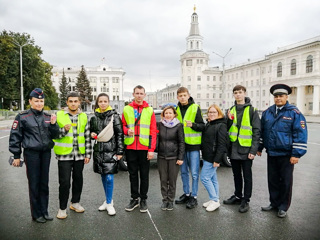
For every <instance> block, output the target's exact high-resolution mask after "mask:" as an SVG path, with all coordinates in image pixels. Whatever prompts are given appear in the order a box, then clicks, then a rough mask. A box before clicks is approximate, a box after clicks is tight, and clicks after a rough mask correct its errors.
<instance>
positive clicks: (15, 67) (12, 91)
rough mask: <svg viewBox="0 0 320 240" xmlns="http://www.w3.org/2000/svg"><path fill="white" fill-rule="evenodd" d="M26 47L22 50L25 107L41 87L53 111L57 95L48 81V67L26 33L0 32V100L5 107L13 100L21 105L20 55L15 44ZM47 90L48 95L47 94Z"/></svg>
mask: <svg viewBox="0 0 320 240" xmlns="http://www.w3.org/2000/svg"><path fill="white" fill-rule="evenodd" d="M14 42H17V43H18V44H20V45H23V44H27V45H25V46H24V47H23V51H22V59H23V66H22V69H23V72H22V74H23V88H24V92H23V95H24V99H25V104H28V103H27V102H28V99H29V94H30V92H31V91H32V90H33V89H34V88H36V87H39V88H42V89H43V90H44V91H45V94H46V101H45V103H46V105H47V106H48V107H50V108H56V106H57V103H58V95H57V94H56V91H55V89H54V88H53V86H52V82H51V75H52V73H51V69H52V67H51V65H50V64H49V63H47V62H45V61H44V60H43V59H42V58H41V55H42V50H41V48H40V47H39V46H37V45H35V41H34V39H33V38H31V36H30V35H29V34H27V33H14V32H11V31H10V32H7V31H6V30H3V31H2V32H1V33H0V97H3V98H4V106H5V108H9V107H10V103H12V102H13V101H14V100H15V101H17V102H19V103H20V99H21V96H20V89H21V83H20V82H21V81H20V52H19V50H20V49H19V47H18V46H16V45H15V44H14ZM46 91H48V92H46Z"/></svg>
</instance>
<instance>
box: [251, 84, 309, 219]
mask: <svg viewBox="0 0 320 240" xmlns="http://www.w3.org/2000/svg"><path fill="white" fill-rule="evenodd" d="M291 91H292V90H291V88H290V87H289V86H287V85H285V84H275V85H273V86H272V87H271V88H270V93H271V94H272V95H273V96H274V103H275V104H274V105H272V106H270V107H269V108H268V109H267V110H266V111H264V112H263V114H262V119H261V125H262V128H261V133H262V134H261V141H260V146H259V150H258V153H257V154H258V155H259V156H261V155H262V150H263V149H264V148H265V149H266V152H267V155H268V188H269V197H270V198H269V200H270V205H269V206H267V207H262V208H261V210H262V211H270V210H274V209H275V210H277V211H278V217H280V218H284V217H286V216H287V211H288V209H289V207H290V204H291V198H292V185H293V169H294V165H295V164H297V163H298V162H299V159H300V158H301V157H302V156H303V155H305V154H306V152H307V141H308V131H307V124H306V119H305V117H304V116H303V114H302V113H301V112H300V111H299V110H298V108H297V107H295V106H293V105H291V104H289V102H288V95H290V94H291Z"/></svg>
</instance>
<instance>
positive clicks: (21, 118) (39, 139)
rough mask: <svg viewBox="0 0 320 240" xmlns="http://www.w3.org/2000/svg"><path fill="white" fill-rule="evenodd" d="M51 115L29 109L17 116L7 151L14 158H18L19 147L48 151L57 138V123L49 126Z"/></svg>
mask: <svg viewBox="0 0 320 240" xmlns="http://www.w3.org/2000/svg"><path fill="white" fill-rule="evenodd" d="M50 119H51V115H49V114H47V113H45V112H43V111H37V110H35V109H29V110H26V111H23V112H21V113H20V114H18V115H17V116H16V118H15V120H14V122H13V125H12V128H11V133H10V139H9V151H10V152H11V153H12V154H13V155H14V158H15V159H17V158H20V155H21V152H22V151H21V147H22V148H24V149H30V150H34V151H46V150H50V149H52V148H53V146H54V142H53V141H52V139H53V138H57V137H58V136H59V126H58V125H57V123H55V124H51V122H50Z"/></svg>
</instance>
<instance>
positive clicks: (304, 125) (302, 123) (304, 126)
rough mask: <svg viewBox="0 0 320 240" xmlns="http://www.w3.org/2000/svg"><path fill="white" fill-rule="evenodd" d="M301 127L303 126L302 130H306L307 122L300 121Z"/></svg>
mask: <svg viewBox="0 0 320 240" xmlns="http://www.w3.org/2000/svg"><path fill="white" fill-rule="evenodd" d="M300 125H301V127H302V129H305V128H306V122H305V121H300Z"/></svg>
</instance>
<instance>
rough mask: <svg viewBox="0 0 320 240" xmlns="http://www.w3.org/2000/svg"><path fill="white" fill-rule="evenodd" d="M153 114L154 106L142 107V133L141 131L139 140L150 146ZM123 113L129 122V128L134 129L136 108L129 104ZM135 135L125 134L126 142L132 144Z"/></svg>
mask: <svg viewBox="0 0 320 240" xmlns="http://www.w3.org/2000/svg"><path fill="white" fill-rule="evenodd" d="M152 114H153V108H152V107H146V108H143V109H142V112H141V117H140V133H139V142H140V143H141V144H142V145H144V146H149V141H150V140H149V139H150V124H151V117H152ZM123 115H124V118H125V120H126V123H127V127H128V128H129V129H132V130H134V123H135V121H136V120H135V117H134V109H133V107H131V106H129V105H127V106H125V107H124V109H123ZM134 139H135V138H134V137H131V136H127V135H126V136H125V138H124V144H125V145H131V144H132V143H134Z"/></svg>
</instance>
